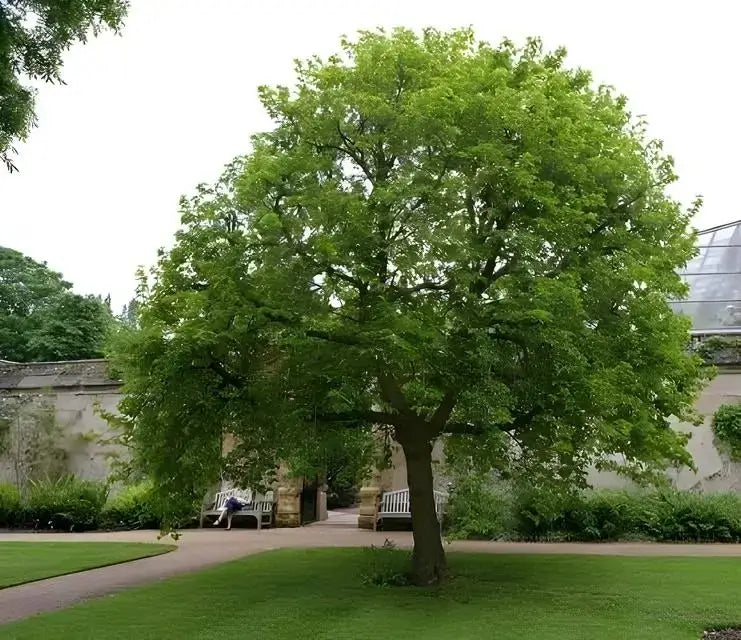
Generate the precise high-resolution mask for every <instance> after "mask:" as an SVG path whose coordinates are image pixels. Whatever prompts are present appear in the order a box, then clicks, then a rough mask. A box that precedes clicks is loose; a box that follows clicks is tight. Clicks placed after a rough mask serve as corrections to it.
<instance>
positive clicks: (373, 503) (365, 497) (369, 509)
mask: <svg viewBox="0 0 741 640" xmlns="http://www.w3.org/2000/svg"><path fill="white" fill-rule="evenodd" d="M381 475H382V474H381V472H380V471H379V470H378V469H374V470H373V473H372V475H371V477H370V478H367V479H366V480H365V481H364V482H363V486H362V487H361V488H360V510H359V512H358V528H359V529H374V530H375V528H376V522H377V521H378V507H379V506H380V503H381V487H382V486H383V485H382V481H381Z"/></svg>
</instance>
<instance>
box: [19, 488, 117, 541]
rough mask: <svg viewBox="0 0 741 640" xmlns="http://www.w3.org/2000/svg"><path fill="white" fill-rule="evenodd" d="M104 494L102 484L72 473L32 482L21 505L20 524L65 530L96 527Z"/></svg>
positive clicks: (104, 489)
mask: <svg viewBox="0 0 741 640" xmlns="http://www.w3.org/2000/svg"><path fill="white" fill-rule="evenodd" d="M107 497H108V489H107V487H106V485H105V484H103V483H101V482H92V481H89V480H80V479H79V478H76V477H75V476H65V477H64V478H61V479H59V480H55V481H52V480H44V481H39V482H33V483H32V484H31V486H30V487H29V490H28V495H27V496H26V500H25V502H24V504H23V505H22V512H23V517H22V519H21V520H22V522H21V524H27V525H31V524H32V525H33V526H34V528H39V529H63V530H65V531H89V530H90V529H96V528H97V527H98V524H99V519H100V512H101V510H102V508H103V505H104V504H105V501H106V498H107Z"/></svg>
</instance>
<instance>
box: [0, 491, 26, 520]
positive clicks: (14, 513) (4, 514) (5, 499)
mask: <svg viewBox="0 0 741 640" xmlns="http://www.w3.org/2000/svg"><path fill="white" fill-rule="evenodd" d="M20 518H21V494H20V492H19V491H18V488H17V487H16V486H15V485H12V484H0V527H12V526H13V525H15V524H18V521H19V519H20Z"/></svg>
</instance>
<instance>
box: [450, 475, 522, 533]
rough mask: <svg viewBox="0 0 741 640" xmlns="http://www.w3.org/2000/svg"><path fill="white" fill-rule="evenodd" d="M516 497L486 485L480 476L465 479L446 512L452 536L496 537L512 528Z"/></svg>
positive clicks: (451, 498) (456, 490)
mask: <svg viewBox="0 0 741 640" xmlns="http://www.w3.org/2000/svg"><path fill="white" fill-rule="evenodd" d="M511 514H512V497H511V495H510V494H509V493H508V492H507V491H506V490H496V489H493V488H490V487H487V486H486V483H485V482H484V481H483V480H482V479H481V478H478V477H470V478H465V479H463V480H461V481H460V482H459V483H458V484H457V486H456V487H455V489H454V490H453V491H452V493H451V496H450V501H449V502H448V505H447V509H446V513H445V521H446V522H445V524H446V527H447V529H448V537H449V538H451V539H464V540H465V539H468V540H471V539H474V540H476V539H478V540H494V539H496V538H502V537H505V536H506V535H507V534H508V533H509V532H510V531H511V528H512V522H511Z"/></svg>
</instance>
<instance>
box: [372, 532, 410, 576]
mask: <svg viewBox="0 0 741 640" xmlns="http://www.w3.org/2000/svg"><path fill="white" fill-rule="evenodd" d="M363 554H364V558H363V564H362V570H361V579H362V581H363V584H368V585H376V586H379V587H400V586H405V585H408V584H409V576H410V574H411V555H410V554H409V553H407V552H403V551H397V550H396V545H395V544H394V543H393V542H392V541H391V540H388V539H387V540H386V541H385V542H384V543H383V545H382V546H380V547H376V546H374V545H371V546H370V547H365V548H364V549H363Z"/></svg>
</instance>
